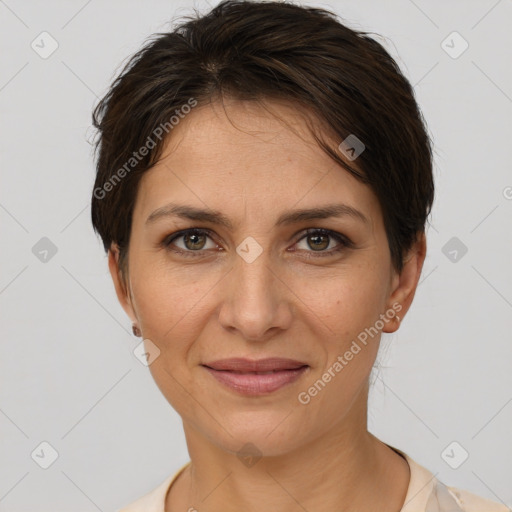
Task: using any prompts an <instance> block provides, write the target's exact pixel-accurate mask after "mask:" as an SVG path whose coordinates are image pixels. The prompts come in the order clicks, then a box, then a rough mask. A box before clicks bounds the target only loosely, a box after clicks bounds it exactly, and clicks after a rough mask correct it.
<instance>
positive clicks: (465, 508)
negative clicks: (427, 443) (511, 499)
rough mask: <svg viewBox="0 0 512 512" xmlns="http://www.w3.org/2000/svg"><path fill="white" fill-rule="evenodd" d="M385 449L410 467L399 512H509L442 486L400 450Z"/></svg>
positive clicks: (469, 493) (511, 511)
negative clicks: (398, 456)
mask: <svg viewBox="0 0 512 512" xmlns="http://www.w3.org/2000/svg"><path fill="white" fill-rule="evenodd" d="M388 446H389V447H390V448H391V449H392V450H394V451H396V452H397V453H399V454H400V455H402V456H403V457H404V458H405V460H406V461H407V463H408V464H409V468H410V481H409V488H408V490H407V495H406V498H405V502H404V505H403V507H402V509H401V510H400V512H512V509H509V508H508V507H507V506H505V505H503V504H501V503H497V502H494V501H491V500H487V499H485V498H482V497H481V496H478V495H476V494H473V493H471V492H469V491H466V490H464V489H459V488H456V487H452V486H447V485H445V484H444V483H443V482H441V481H440V480H438V479H437V478H436V477H435V475H434V474H432V472H431V471H429V470H428V469H427V468H425V467H423V466H422V465H420V464H419V463H418V462H416V461H415V460H413V459H412V458H411V457H409V456H408V455H407V454H406V453H404V452H403V451H402V450H399V449H398V448H395V447H394V446H391V445H389V444H388Z"/></svg>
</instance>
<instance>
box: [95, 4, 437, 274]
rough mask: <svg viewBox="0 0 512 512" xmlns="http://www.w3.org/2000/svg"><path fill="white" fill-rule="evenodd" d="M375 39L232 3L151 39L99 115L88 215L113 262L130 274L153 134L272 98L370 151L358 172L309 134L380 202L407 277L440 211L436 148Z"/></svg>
mask: <svg viewBox="0 0 512 512" xmlns="http://www.w3.org/2000/svg"><path fill="white" fill-rule="evenodd" d="M368 34H370V33H369V32H363V31H357V30H354V29H351V28H349V27H347V26H346V25H344V24H343V23H342V22H341V21H340V20H339V17H338V16H337V15H336V14H334V13H332V12H330V11H327V10H325V9H320V8H314V7H307V6H299V5H294V4H292V3H290V2H282V1H262V2H260V1H252V0H224V1H222V2H220V3H219V4H218V5H217V6H216V7H214V8H213V9H212V10H211V11H210V12H208V13H207V14H206V15H199V14H198V13H197V12H196V15H195V17H187V18H186V19H185V21H183V22H182V23H181V24H180V25H178V26H177V27H176V28H175V29H174V30H173V31H171V32H166V33H157V34H154V35H153V36H151V37H150V39H149V41H147V42H146V43H145V44H144V46H143V47H142V48H141V49H140V50H139V51H138V52H137V53H135V54H134V55H133V56H132V57H131V58H130V59H129V60H128V62H127V63H126V64H125V65H124V67H123V69H122V71H121V73H120V74H119V75H118V76H117V78H116V79H115V80H114V82H113V83H112V85H111V87H110V88H109V90H108V92H107V94H106V95H105V96H104V97H103V98H102V99H101V101H100V103H99V104H98V105H97V106H96V108H95V109H94V112H93V115H92V118H93V124H94V127H95V128H96V129H97V133H98V134H99V138H98V140H97V142H96V147H95V149H96V153H95V155H96V154H97V152H98V150H99V156H98V158H97V175H96V181H95V185H94V191H93V195H92V203H91V215H92V224H93V227H94V229H95V231H96V232H97V233H98V234H99V235H100V236H101V238H102V241H103V245H104V248H105V250H106V251H108V249H109V248H110V246H111V243H112V242H115V243H116V244H117V245H118V246H119V249H120V265H121V268H122V269H123V267H124V264H125V260H126V255H127V252H128V244H129V239H130V231H131V223H132V214H133V208H134V205H135V199H136V194H137V188H138V184H139V181H140V178H141V176H142V174H143V173H144V172H145V171H147V170H149V169H150V168H151V167H152V166H153V165H154V164H155V163H156V162H157V161H158V158H159V157H160V155H161V151H162V148H163V145H164V142H165V140H166V137H160V138H158V137H157V136H155V133H158V134H160V132H162V133H163V130H162V127H163V128H165V131H166V136H167V137H170V136H172V131H171V129H172V122H171V118H172V117H173V116H174V117H176V118H177V116H179V117H182V116H181V115H180V112H181V113H186V110H185V107H184V106H185V105H193V104H195V105H203V104H207V103H209V102H212V101H214V100H216V99H219V98H222V97H224V96H225V97H228V96H229V97H230V98H235V99H241V100H252V101H260V100H265V99H273V98H274V99H281V100H286V101H289V102H293V103H294V104H295V105H296V106H298V107H300V108H302V110H303V111H304V112H311V113H313V115H314V116H315V118H316V119H317V120H318V121H319V122H320V124H321V125H322V126H323V127H324V128H325V130H322V131H323V132H324V133H323V134H324V135H328V134H330V135H331V136H332V137H334V140H337V141H338V142H339V143H341V142H342V141H344V140H345V139H346V138H347V137H348V136H350V135H351V136H352V137H353V136H355V137H356V138H357V140H359V141H361V142H362V143H363V144H364V151H363V152H362V153H361V154H360V155H359V156H358V157H357V164H358V165H357V167H355V166H352V165H350V163H349V162H347V159H346V158H345V159H344V158H342V155H341V151H340V150H339V149H338V148H333V147H332V144H329V143H327V142H325V140H323V139H322V138H321V137H319V136H318V134H317V133H316V131H313V130H312V132H313V135H314V137H315V139H316V141H317V142H318V143H319V144H320V146H321V147H322V148H323V149H324V150H325V151H326V152H327V153H328V154H329V155H330V156H331V157H332V158H333V159H334V160H335V161H336V162H338V163H339V164H340V165H342V166H343V167H344V168H345V169H346V170H347V171H348V172H350V173H351V174H352V175H353V176H355V177H356V178H357V179H359V180H360V181H361V182H363V183H365V184H367V185H368V186H369V187H371V189H372V190H373V192H374V193H375V194H376V196H377V198H378V200H379V203H380V206H381V209H382V212H383V220H384V225H385V229H386V234H387V238H388V243H389V248H390V252H391V258H392V262H393V266H394V268H395V269H396V270H397V271H399V272H400V271H401V270H402V268H403V256H404V255H405V252H406V251H407V250H409V249H410V248H411V247H412V244H413V243H414V242H415V241H416V240H417V236H418V234H419V233H421V232H423V231H424V230H425V222H426V220H427V216H428V215H429V214H430V211H431V207H432V203H433V200H434V182H433V175H432V147H431V142H430V138H429V136H428V134H427V131H426V124H425V123H424V119H423V116H422V114H421V112H420V110H419V107H418V105H417V103H416V101H415V98H414V90H413V88H412V86H411V84H410V83H409V82H408V80H407V79H406V78H405V77H404V75H403V74H402V73H401V71H400V68H399V66H398V65H397V63H396V62H395V61H394V60H393V58H392V57H391V56H390V55H389V54H388V53H387V51H386V50H385V49H384V47H383V46H382V45H381V44H380V43H378V42H377V41H376V40H374V39H372V38H371V37H368ZM194 102H195V103H194ZM189 110H190V108H189ZM167 134H168V135H167ZM320 135H321V134H320ZM155 139H156V140H155ZM150 140H151V141H152V143H151V145H150V144H149V141H150ZM144 147H145V148H146V151H142V148H144ZM148 148H149V149H150V150H149V151H147V149H148ZM139 149H140V150H141V155H139V152H138V151H137V150H139ZM142 153H144V154H142ZM134 155H136V157H135V156H134ZM345 156H346V155H345ZM349 161H351V159H349ZM128 162H129V165H128V166H127V163H128Z"/></svg>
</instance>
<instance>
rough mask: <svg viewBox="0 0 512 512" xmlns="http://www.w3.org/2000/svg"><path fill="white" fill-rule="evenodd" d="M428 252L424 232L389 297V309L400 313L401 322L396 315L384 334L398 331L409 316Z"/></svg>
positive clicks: (410, 253)
mask: <svg viewBox="0 0 512 512" xmlns="http://www.w3.org/2000/svg"><path fill="white" fill-rule="evenodd" d="M426 251H427V242H426V236H425V233H424V232H421V233H419V234H418V238H417V241H416V242H415V243H414V244H413V246H412V247H411V249H410V250H409V252H408V254H407V255H406V257H405V258H404V266H403V268H402V272H401V273H400V274H399V275H398V276H395V283H396V285H395V286H394V289H393V292H392V293H391V295H390V297H389V303H388V304H387V307H388V308H390V309H391V308H392V309H394V310H395V311H396V312H397V313H398V312H399V317H400V320H399V319H398V318H396V315H395V321H394V322H389V324H388V325H387V326H386V327H385V328H384V329H383V331H384V332H388V333H392V332H395V331H397V330H398V328H399V327H400V322H401V320H403V318H404V316H405V315H406V314H407V311H408V310H409V308H410V306H411V304H412V301H413V299H414V295H415V293H416V289H417V286H418V282H419V279H420V276H421V271H422V269H423V263H424V261H425V256H426ZM397 304H400V309H399V310H398V309H397V308H398V306H397ZM393 305H394V306H393Z"/></svg>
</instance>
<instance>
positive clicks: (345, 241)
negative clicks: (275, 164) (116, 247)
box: [161, 228, 354, 258]
mask: <svg viewBox="0 0 512 512" xmlns="http://www.w3.org/2000/svg"><path fill="white" fill-rule="evenodd" d="M211 234H212V232H211V231H210V230H208V229H199V228H190V229H184V230H182V231H178V232H176V233H173V234H171V235H169V236H167V237H166V238H165V239H164V240H163V241H162V244H161V245H162V246H163V247H164V248H165V249H167V250H169V251H172V252H175V253H178V254H180V255H184V256H186V257H192V258H197V257H201V256H202V254H201V253H203V252H204V249H199V250H197V251H190V250H188V251H185V250H183V249H171V244H172V243H173V242H174V241H175V240H178V239H179V238H182V237H183V236H185V235H207V236H208V237H210V238H211V236H210V235H211ZM311 235H327V236H330V237H332V238H334V239H335V240H336V241H337V242H338V243H339V245H338V246H337V247H336V248H334V249H331V250H330V251H307V252H308V253H309V255H308V256H306V258H322V257H326V256H331V255H333V254H335V253H339V252H341V251H342V250H344V249H350V248H353V247H354V244H353V243H352V241H351V240H350V239H349V238H347V237H346V236H344V235H341V234H340V233H337V232H336V231H331V230H329V229H324V228H315V229H308V230H307V231H306V232H305V233H304V234H303V236H302V237H301V238H299V239H298V240H297V242H295V243H299V242H300V241H302V240H303V239H304V238H306V237H308V236H311Z"/></svg>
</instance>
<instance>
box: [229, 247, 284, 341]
mask: <svg viewBox="0 0 512 512" xmlns="http://www.w3.org/2000/svg"><path fill="white" fill-rule="evenodd" d="M221 286H222V288H223V291H222V304H221V307H220V311H219V321H220V323H221V325H222V326H223V327H224V328H225V329H226V330H228V331H231V332H233V333H235V332H237V333H238V335H239V336H240V337H242V338H244V339H245V340H248V341H266V340H268V339H269V338H271V337H272V336H274V335H276V333H278V332H280V331H282V330H285V329H288V328H289V326H290V324H291V321H292V310H293V304H292V303H291V302H290V301H291V298H292V297H293V293H292V292H291V290H290V288H289V287H288V286H287V285H286V283H285V282H284V279H283V276H280V275H279V269H278V268H277V267H276V266H274V267H272V264H271V261H270V260H269V258H268V257H267V252H266V251H264V252H263V253H262V254H260V255H259V256H258V257H257V258H256V259H255V260H254V261H252V262H250V263H249V262H248V261H245V260H244V259H243V258H242V257H240V256H238V255H237V257H236V259H235V262H234V265H233V268H232V270H231V272H229V274H228V276H226V279H225V280H224V282H223V284H222V285H221Z"/></svg>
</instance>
